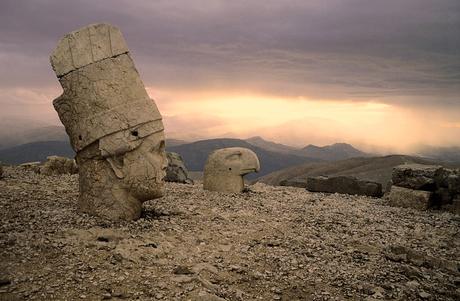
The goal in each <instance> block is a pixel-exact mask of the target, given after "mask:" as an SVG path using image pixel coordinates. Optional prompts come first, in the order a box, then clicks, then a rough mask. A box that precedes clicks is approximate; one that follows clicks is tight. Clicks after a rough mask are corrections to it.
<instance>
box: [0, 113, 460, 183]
mask: <svg viewBox="0 0 460 301" xmlns="http://www.w3.org/2000/svg"><path fill="white" fill-rule="evenodd" d="M0 125H3V126H2V127H0V162H3V163H6V164H21V163H24V162H32V161H44V160H46V157H47V156H51V155H59V156H66V157H73V156H74V152H73V151H72V149H71V147H70V145H69V140H68V137H67V134H66V133H65V130H64V127H62V126H40V125H38V124H37V125H33V124H31V125H29V126H27V124H25V123H21V124H19V125H18V126H14V125H15V123H14V120H2V121H0ZM31 126H35V128H33V129H31V128H30V127H31ZM232 146H238V147H246V148H249V149H252V150H253V151H254V152H256V153H257V155H258V157H259V159H260V161H261V171H260V172H259V174H252V175H251V176H250V177H249V178H250V179H254V178H255V177H258V176H265V175H267V174H269V173H272V172H274V171H277V170H281V169H285V168H287V167H291V168H292V169H289V170H290V171H289V172H291V170H298V171H299V170H302V168H304V167H305V166H309V165H308V164H311V163H314V162H316V163H315V164H319V165H314V166H318V168H320V169H318V172H319V171H321V170H323V169H324V168H331V170H332V171H333V170H334V168H336V169H337V168H338V171H337V173H340V172H343V173H346V171H345V170H346V166H348V165H349V164H351V165H353V164H355V163H356V164H358V166H363V167H362V168H363V172H356V170H350V171H349V172H350V174H357V175H358V176H359V175H362V176H363V178H364V176H366V177H365V178H366V179H369V177H368V176H367V175H366V173H367V174H369V175H370V178H371V179H372V178H378V177H379V173H382V172H383V171H382V169H381V168H379V166H381V164H383V165H385V164H386V166H390V165H391V166H392V164H393V163H390V161H391V162H395V163H394V164H396V163H398V162H402V161H404V160H406V161H407V160H409V159H407V158H416V157H410V156H402V157H392V156H389V157H383V158H387V159H381V160H380V161H379V160H377V159H375V158H374V159H369V157H371V156H372V155H371V154H368V153H365V152H362V151H360V150H358V149H356V148H355V147H353V146H352V145H350V144H346V143H336V144H332V145H327V146H315V145H311V144H310V145H307V146H305V147H304V148H296V147H292V146H288V145H284V144H281V143H275V142H272V141H268V140H265V139H263V138H262V137H260V136H256V137H251V138H248V139H246V140H241V139H227V138H221V139H208V140H201V141H196V142H188V141H184V140H178V139H166V147H167V150H168V151H174V152H178V153H180V154H181V155H182V157H183V158H184V160H185V163H186V165H187V167H188V168H189V169H190V170H191V171H202V170H203V167H204V164H205V162H206V159H207V157H208V155H209V153H210V152H212V151H213V150H215V149H218V148H224V147H232ZM418 149H419V152H418V153H417V155H418V156H420V157H426V158H429V159H430V160H431V161H432V162H447V163H449V162H460V147H430V146H423V147H419V148H418ZM351 158H360V159H356V160H349V161H347V159H351ZM366 158H367V159H369V160H370V161H366V160H365V159H366ZM390 158H392V159H390ZM395 158H400V159H395ZM401 158H405V159H401ZM382 160H383V161H385V162H386V163H381V161H382ZM410 160H412V161H417V160H421V159H420V158H418V159H417V158H416V159H410ZM326 161H327V162H326ZM331 161H334V162H336V161H337V163H334V164H331V163H328V162H331ZM319 162H322V163H319ZM353 162H354V163H353ZM366 162H368V163H366ZM378 162H380V163H378ZM305 164H306V165H305ZM363 164H364V165H363ZM312 166H313V165H312ZM334 166H335V167H334ZM358 166H357V167H358ZM315 168H316V167H315ZM340 168H343V170H341V169H340ZM372 169H375V173H374V174H372V173H373V172H371V170H372ZM390 169H391V168H387V169H385V172H383V174H385V176H384V178H385V177H387V175H388V173H387V172H388V171H389V170H390ZM315 170H316V169H315ZM366 170H367V171H366ZM280 172H281V173H282V174H283V173H284V171H280ZM302 174H308V173H303V172H300V173H299V172H295V175H294V176H292V175H288V176H284V178H283V179H287V178H294V177H296V176H300V175H302ZM270 177H271V176H270ZM270 177H269V178H270ZM266 179H268V178H267V177H264V180H266ZM275 182H276V181H275Z"/></svg>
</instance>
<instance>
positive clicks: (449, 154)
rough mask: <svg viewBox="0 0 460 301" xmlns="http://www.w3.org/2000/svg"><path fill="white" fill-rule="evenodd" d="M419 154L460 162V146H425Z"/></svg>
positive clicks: (440, 159) (435, 158)
mask: <svg viewBox="0 0 460 301" xmlns="http://www.w3.org/2000/svg"><path fill="white" fill-rule="evenodd" d="M418 154H419V155H421V156H423V157H427V158H431V159H434V160H439V161H446V162H460V147H458V146H451V147H435V146H423V147H422V148H421V149H420V151H419V152H418Z"/></svg>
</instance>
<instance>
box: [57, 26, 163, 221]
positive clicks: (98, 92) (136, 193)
mask: <svg viewBox="0 0 460 301" xmlns="http://www.w3.org/2000/svg"><path fill="white" fill-rule="evenodd" d="M50 59H51V65H52V67H53V69H54V71H55V73H56V76H57V77H58V79H59V82H60V83H61V86H62V88H63V90H64V92H63V93H62V95H61V96H59V97H58V98H57V99H55V100H54V101H53V105H54V108H55V109H56V111H57V112H58V115H59V118H60V119H61V122H62V123H63V124H64V126H65V129H66V132H67V134H68V135H69V137H70V142H71V145H72V147H73V149H74V150H75V152H76V153H77V155H76V160H77V164H78V166H79V184H80V195H79V208H80V210H81V211H83V212H87V213H90V214H93V215H97V216H101V217H105V218H109V219H112V220H117V219H124V220H131V219H136V218H139V217H140V214H141V210H142V202H144V201H147V200H150V199H154V198H158V197H161V196H162V195H163V192H164V187H163V177H164V175H165V169H166V166H167V160H166V155H165V151H164V146H165V141H164V140H165V137H164V132H163V123H162V120H161V115H160V112H159V111H158V109H157V107H156V105H155V103H154V101H153V100H152V99H150V97H149V96H148V94H147V92H146V90H145V87H144V84H143V83H142V81H141V79H140V77H139V74H138V72H137V70H136V68H135V66H134V63H133V60H132V59H131V57H130V55H129V50H128V48H127V46H126V43H125V41H124V39H123V36H122V34H121V32H120V31H119V30H118V29H117V28H115V27H113V26H111V25H109V24H94V25H89V26H87V27H84V28H81V29H79V30H77V31H74V32H71V33H69V34H67V35H66V36H65V37H63V38H62V39H61V40H60V41H59V43H58V45H57V47H56V49H55V50H54V51H53V53H52V54H51V58H50Z"/></svg>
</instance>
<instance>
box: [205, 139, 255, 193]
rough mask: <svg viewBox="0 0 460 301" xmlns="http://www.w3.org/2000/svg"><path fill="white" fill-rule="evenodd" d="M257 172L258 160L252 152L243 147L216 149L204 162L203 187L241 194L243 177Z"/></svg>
mask: <svg viewBox="0 0 460 301" xmlns="http://www.w3.org/2000/svg"><path fill="white" fill-rule="evenodd" d="M259 170H260V163H259V159H258V158H257V155H256V154H255V153H254V152H253V151H252V150H250V149H247V148H243V147H229V148H222V149H218V150H216V151H214V152H212V153H211V154H210V155H209V157H208V160H207V161H206V165H205V167H204V179H203V187H204V189H207V190H212V191H221V192H241V191H243V189H244V180H243V176H244V175H246V174H248V173H251V172H258V171H259Z"/></svg>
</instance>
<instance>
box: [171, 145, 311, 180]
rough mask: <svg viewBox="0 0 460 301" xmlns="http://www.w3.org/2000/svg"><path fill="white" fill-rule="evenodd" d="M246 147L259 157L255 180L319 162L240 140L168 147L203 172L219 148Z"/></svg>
mask: <svg viewBox="0 0 460 301" xmlns="http://www.w3.org/2000/svg"><path fill="white" fill-rule="evenodd" d="M226 147H245V148H248V149H251V150H252V151H254V152H255V153H256V154H257V156H258V157H259V161H260V165H261V169H260V172H259V173H258V174H250V175H248V178H255V177H258V176H262V175H265V174H268V173H270V172H273V171H275V170H278V169H281V168H285V167H288V166H294V165H298V164H301V163H306V162H315V161H318V160H317V159H314V158H307V157H305V156H297V155H292V154H286V153H280V152H275V151H269V150H266V149H265V148H262V147H258V146H255V145H252V144H250V143H248V142H247V141H245V140H240V139H227V138H225V139H209V140H202V141H197V142H192V143H188V144H182V145H177V146H172V147H168V146H167V147H166V150H167V151H171V152H176V153H179V154H180V155H181V156H182V158H184V161H185V164H186V166H187V168H188V169H189V170H191V171H202V170H203V168H204V165H205V163H206V160H207V158H208V156H209V154H210V153H211V152H212V151H214V150H216V149H219V148H226Z"/></svg>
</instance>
